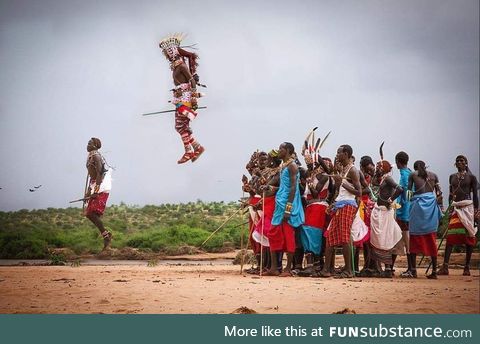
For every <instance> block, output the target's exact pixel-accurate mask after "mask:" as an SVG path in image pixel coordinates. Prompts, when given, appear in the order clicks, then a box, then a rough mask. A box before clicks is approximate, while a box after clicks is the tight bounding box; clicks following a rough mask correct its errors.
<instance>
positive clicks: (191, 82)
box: [159, 34, 205, 164]
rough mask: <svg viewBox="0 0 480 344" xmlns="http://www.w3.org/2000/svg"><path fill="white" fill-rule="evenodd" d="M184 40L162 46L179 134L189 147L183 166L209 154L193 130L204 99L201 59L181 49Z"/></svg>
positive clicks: (178, 37) (172, 38) (170, 39)
mask: <svg viewBox="0 0 480 344" xmlns="http://www.w3.org/2000/svg"><path fill="white" fill-rule="evenodd" d="M182 39H183V36H182V35H179V34H176V35H172V36H169V37H166V38H164V39H163V40H162V41H161V42H160V44H159V46H160V48H161V49H162V51H163V53H164V55H165V57H166V58H167V60H168V61H169V62H170V68H171V69H172V71H173V82H174V84H175V88H174V89H173V90H172V91H173V100H172V103H173V104H174V105H175V108H176V110H175V130H176V131H177V132H178V133H179V134H180V137H181V138H182V142H183V145H184V147H185V153H184V154H183V156H182V157H181V158H180V160H178V161H177V162H178V163H179V164H183V163H185V162H187V161H189V160H191V161H192V162H194V161H195V160H197V159H198V158H199V156H200V155H201V154H202V153H203V152H204V151H205V148H203V147H202V146H201V145H200V143H198V141H196V140H195V138H194V137H193V135H192V134H193V132H192V129H191V128H190V121H191V120H193V119H195V117H197V113H196V112H195V110H196V109H197V108H198V104H197V98H199V97H200V93H198V92H197V82H198V80H199V78H198V75H197V73H196V68H197V66H198V64H197V62H196V59H197V58H198V56H197V54H195V53H191V52H188V51H186V50H184V49H182V48H181V47H180V43H181V41H182ZM186 60H188V64H187V62H186Z"/></svg>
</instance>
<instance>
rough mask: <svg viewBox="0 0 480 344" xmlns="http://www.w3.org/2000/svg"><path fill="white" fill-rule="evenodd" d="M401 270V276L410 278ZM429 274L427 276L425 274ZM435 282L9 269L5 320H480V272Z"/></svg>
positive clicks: (160, 270) (195, 271) (168, 269)
mask: <svg viewBox="0 0 480 344" xmlns="http://www.w3.org/2000/svg"><path fill="white" fill-rule="evenodd" d="M402 270H403V269H402V268H397V271H402ZM421 271H423V270H421ZM450 273H451V275H450V276H441V277H439V279H438V280H427V279H426V278H425V277H424V276H423V275H422V276H420V277H419V278H418V279H416V280H411V279H401V278H399V277H394V278H393V279H378V278H375V279H372V278H355V279H345V280H339V279H333V278H329V279H319V278H300V277H292V278H282V277H262V278H260V277H258V276H253V275H248V274H244V275H241V274H240V267H239V266H238V265H231V264H227V263H221V264H211V263H210V264H208V263H207V264H205V262H203V263H202V264H195V263H194V262H189V263H185V264H181V265H164V264H159V265H157V266H153V267H149V266H147V264H146V262H138V264H137V265H108V266H107V265H97V266H90V265H81V266H78V267H72V266H62V267H56V266H1V267H0V313H87V314H92V313H108V314H112V313H123V314H125V313H154V314H158V313H167V314H179V313H188V314H199V313H215V314H225V313H231V312H233V311H234V310H236V309H237V308H240V307H248V308H249V309H252V310H254V311H256V312H258V313H272V314H276V313H279V314H280V313H287V314H288V313H333V312H337V311H340V310H342V309H344V308H349V309H351V310H354V311H355V312H356V313H480V309H479V305H480V300H479V298H480V296H479V295H480V288H479V284H480V280H479V271H478V270H472V276H470V277H466V276H461V273H462V270H458V269H457V270H453V269H452V270H450Z"/></svg>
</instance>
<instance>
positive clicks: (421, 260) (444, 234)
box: [418, 202, 453, 273]
mask: <svg viewBox="0 0 480 344" xmlns="http://www.w3.org/2000/svg"><path fill="white" fill-rule="evenodd" d="M452 203H453V202H451V203H450V204H449V205H448V207H447V210H446V211H445V215H444V216H445V217H446V219H447V220H448V221H449V220H450V216H448V214H449V213H450V209H451V208H452ZM444 224H445V222H444V221H443V218H442V219H441V220H440V223H439V225H438V227H439V228H441V227H442V226H443V225H444ZM447 232H448V224H447V228H446V230H445V232H443V235H442V239H441V240H440V244H439V245H438V248H437V252H438V250H439V249H440V246H441V245H442V243H443V238H445V236H446V233H447ZM423 259H425V255H422V258H420V262H419V263H418V267H419V268H420V266H421V265H422V262H423ZM431 264H432V262H431V261H430V264H429V265H428V267H427V271H426V272H425V273H428V270H430V265H431Z"/></svg>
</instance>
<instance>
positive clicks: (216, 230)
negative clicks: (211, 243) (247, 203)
mask: <svg viewBox="0 0 480 344" xmlns="http://www.w3.org/2000/svg"><path fill="white" fill-rule="evenodd" d="M242 209H243V208H241V207H240V208H239V209H238V210H237V211H236V212H234V213H233V214H232V215H230V216H229V217H228V218H227V219H226V220H225V221H224V222H223V223H222V224H221V225H220V227H218V228H217V229H215V230H214V231H213V232H212V234H210V236H209V237H208V238H207V239H206V240H205V241H204V242H202V244H201V245H200V247H202V246H203V245H205V243H206V242H207V241H208V240H210V239H211V238H212V236H213V235H214V234H215V233H217V232H218V231H219V230H220V229H222V228H223V226H225V224H226V223H227V222H228V221H230V220H231V219H232V218H233V217H234V216H235V215H237V213H239V212H240V211H241V210H242Z"/></svg>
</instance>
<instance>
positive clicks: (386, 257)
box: [370, 160, 405, 278]
mask: <svg viewBox="0 0 480 344" xmlns="http://www.w3.org/2000/svg"><path fill="white" fill-rule="evenodd" d="M391 171H392V165H391V164H390V163H389V162H388V161H386V160H382V161H380V162H378V163H377V166H376V171H375V176H374V178H375V179H376V182H377V183H378V185H379V192H378V199H377V202H376V203H375V206H374V208H373V210H372V215H371V217H370V230H371V232H370V245H371V246H372V255H373V257H374V259H375V260H376V261H377V262H378V263H384V264H385V271H384V272H383V273H382V277H385V278H391V277H392V276H393V265H394V263H395V259H396V257H397V255H399V254H400V255H402V254H404V253H405V245H404V243H403V241H402V230H401V229H400V226H399V225H398V224H397V222H396V221H395V216H394V214H395V210H394V209H393V207H392V203H393V200H394V199H396V198H397V197H398V196H399V195H400V194H401V193H402V192H403V189H402V187H401V186H399V185H398V184H397V183H396V182H395V181H394V180H393V178H392V176H391Z"/></svg>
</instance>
